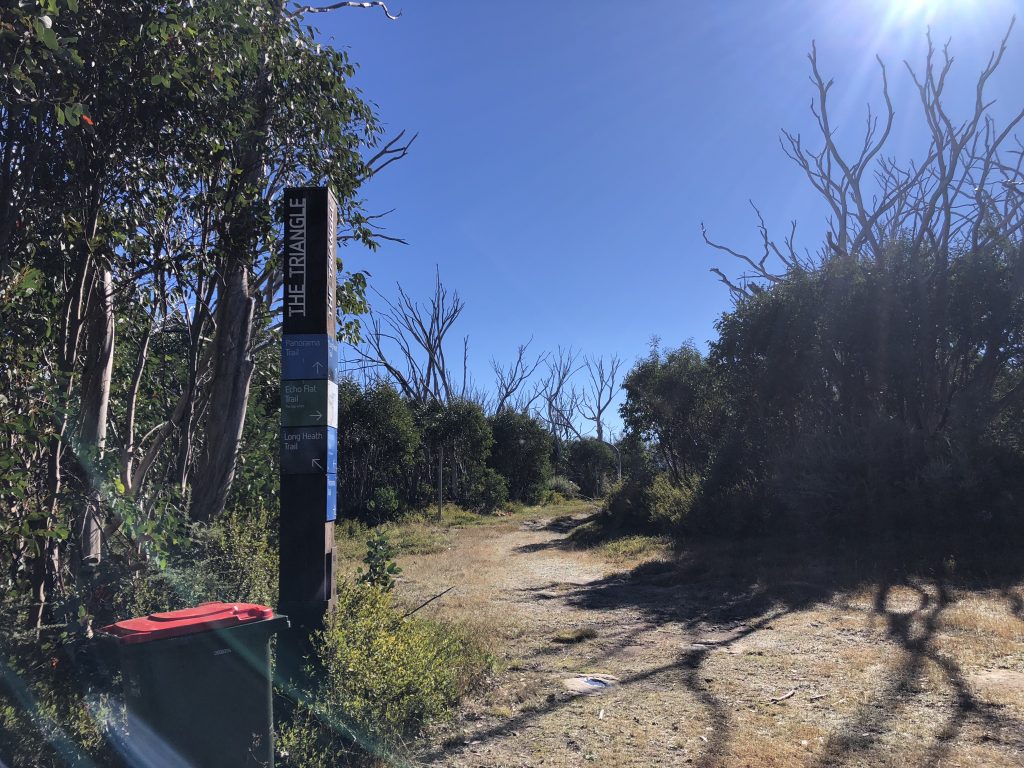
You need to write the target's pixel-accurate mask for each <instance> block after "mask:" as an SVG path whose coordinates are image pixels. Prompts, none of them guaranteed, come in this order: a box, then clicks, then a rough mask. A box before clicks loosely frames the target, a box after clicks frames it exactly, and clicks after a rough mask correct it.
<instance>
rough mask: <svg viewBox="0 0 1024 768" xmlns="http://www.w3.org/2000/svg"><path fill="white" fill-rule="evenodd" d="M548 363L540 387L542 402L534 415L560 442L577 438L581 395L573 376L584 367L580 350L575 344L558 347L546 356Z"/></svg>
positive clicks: (578, 434) (540, 399) (539, 399)
mask: <svg viewBox="0 0 1024 768" xmlns="http://www.w3.org/2000/svg"><path fill="white" fill-rule="evenodd" d="M545 365H546V366H547V375H546V376H545V377H544V379H543V380H542V381H541V382H540V384H539V387H538V393H537V400H538V401H539V403H538V405H537V407H535V410H534V415H535V417H536V418H537V419H538V420H539V421H540V422H541V423H542V424H544V426H545V427H547V429H548V431H549V432H551V434H552V435H554V436H555V437H556V438H557V439H558V440H559V441H564V440H571V439H573V438H577V439H578V438H579V437H580V436H581V433H580V430H579V428H578V427H577V426H576V417H577V414H578V411H579V404H580V394H579V392H578V391H577V390H576V389H575V387H573V386H572V378H573V376H575V375H576V374H577V373H578V372H579V371H580V370H581V369H582V367H583V366H581V365H580V364H579V352H578V351H576V350H574V349H573V348H572V347H568V348H563V347H559V348H558V351H557V352H556V353H554V354H552V355H549V356H548V357H547V359H546V360H545Z"/></svg>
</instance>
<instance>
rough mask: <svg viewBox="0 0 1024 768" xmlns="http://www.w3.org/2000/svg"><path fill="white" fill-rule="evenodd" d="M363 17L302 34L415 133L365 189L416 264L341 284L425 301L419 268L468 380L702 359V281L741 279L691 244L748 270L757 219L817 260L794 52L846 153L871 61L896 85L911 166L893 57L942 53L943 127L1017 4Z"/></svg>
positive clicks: (407, 4) (725, 6) (415, 10)
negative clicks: (335, 57) (643, 359)
mask: <svg viewBox="0 0 1024 768" xmlns="http://www.w3.org/2000/svg"><path fill="white" fill-rule="evenodd" d="M389 6H390V7H391V9H392V11H397V10H401V11H402V16H401V18H400V19H399V20H398V21H395V22H391V21H388V20H387V19H386V18H385V17H384V16H383V14H382V13H380V11H378V10H345V11H339V12H333V13H330V14H324V15H322V16H317V17H312V20H313V21H315V23H316V25H317V26H318V27H319V28H320V30H321V36H322V38H323V39H324V40H325V41H330V42H331V43H332V44H334V45H336V46H339V47H345V48H347V49H348V50H349V51H350V53H351V56H352V59H353V60H354V61H355V62H357V63H358V64H359V67H360V69H359V73H358V76H357V78H356V80H355V84H356V85H357V86H358V87H359V88H361V89H362V91H363V92H364V95H365V96H366V98H367V99H369V100H371V101H373V102H374V103H376V105H377V106H378V109H379V114H380V117H381V119H382V121H383V123H384V124H385V126H386V127H387V128H388V130H389V131H390V132H391V133H395V132H397V131H399V130H401V129H403V128H404V129H407V130H408V131H410V132H419V139H418V140H417V142H416V144H415V145H414V148H413V151H412V152H411V153H410V155H409V156H408V157H407V158H406V159H404V160H402V161H401V162H399V163H396V164H394V165H392V166H391V167H389V168H388V169H387V170H386V171H385V172H384V173H383V174H382V175H380V176H379V177H377V178H375V179H374V180H372V182H371V183H370V184H368V185H367V187H366V188H365V190H364V193H365V197H366V200H367V204H368V206H369V208H370V209H372V210H377V211H383V210H388V209H391V208H395V209H396V210H395V212H394V213H392V214H391V215H390V216H389V217H388V219H387V227H388V231H389V233H390V234H394V235H396V236H400V237H402V238H404V239H406V240H408V242H409V245H407V246H401V245H387V244H386V245H384V247H382V248H381V249H380V250H379V251H378V252H377V253H369V252H366V251H362V250H356V249H350V250H348V251H347V252H346V253H345V254H344V258H345V259H346V267H347V268H348V269H363V270H366V271H368V272H369V273H370V275H371V284H372V285H373V286H374V287H375V288H377V289H378V290H380V291H382V292H383V293H385V294H386V295H393V293H394V284H395V282H396V281H398V282H401V284H402V285H403V286H404V287H405V288H406V290H407V291H408V292H409V293H411V294H412V295H413V296H422V297H424V298H425V297H426V295H427V294H428V292H429V290H430V286H431V283H432V280H433V275H434V269H435V265H436V266H437V267H438V268H439V269H440V273H441V277H442V279H443V281H444V282H445V283H446V285H448V286H449V287H450V288H452V289H455V290H457V291H458V292H459V294H460V295H461V296H462V298H463V299H464V300H465V302H466V311H465V313H464V314H463V316H462V318H461V320H460V326H459V328H458V330H459V336H460V337H461V335H462V334H468V335H469V337H470V355H471V370H472V372H473V374H474V375H475V377H476V378H477V380H478V382H479V383H481V384H483V385H487V384H489V381H490V372H489V367H488V360H489V359H490V358H491V357H495V358H497V359H499V360H505V359H508V358H510V357H511V355H512V354H513V353H514V350H515V348H516V346H517V345H518V344H519V343H522V342H525V341H526V340H528V339H530V338H531V337H532V338H533V348H535V349H537V350H545V349H554V348H556V347H558V346H559V345H562V346H569V345H572V346H573V347H575V348H577V349H580V350H582V351H584V352H586V353H588V354H591V355H611V354H618V355H619V356H620V357H622V358H623V359H624V360H625V362H626V365H627V366H628V365H629V364H631V363H632V362H633V361H634V360H635V359H636V358H637V357H638V356H641V355H643V354H644V353H645V352H646V351H647V349H648V345H649V340H650V339H651V337H653V336H657V337H659V338H660V339H661V340H662V343H663V345H669V346H671V345H677V344H679V343H680V342H683V341H685V340H686V339H693V340H694V341H695V342H696V343H697V344H698V345H700V346H702V347H703V346H705V344H706V342H707V341H708V340H709V339H711V338H713V336H714V327H713V324H714V321H715V319H716V317H718V315H719V314H721V313H722V312H723V311H725V310H727V309H728V308H729V305H730V302H729V296H728V292H727V291H726V289H725V288H724V286H722V285H721V284H720V283H718V282H717V279H716V278H715V276H714V275H712V274H710V272H709V271H708V270H709V268H710V267H712V266H720V267H723V268H724V269H725V270H726V271H727V272H733V273H735V272H737V271H738V266H737V265H736V264H733V263H730V262H728V261H725V260H723V257H722V256H721V254H717V253H716V252H714V251H712V250H711V249H709V248H708V247H707V246H705V245H704V243H703V242H702V240H701V235H700V223H701V222H702V221H703V222H705V223H706V224H707V226H708V229H709V230H710V232H711V233H712V235H713V236H715V237H717V238H718V239H720V240H722V241H724V242H727V243H728V244H730V245H732V246H735V247H737V248H740V249H747V250H751V251H756V249H757V247H758V240H757V232H756V219H755V218H754V215H753V212H752V210H751V208H750V206H749V203H748V200H749V199H753V200H754V201H755V202H756V203H757V204H758V205H759V206H760V207H761V209H762V211H763V213H764V215H765V217H766V220H767V222H768V224H769V226H770V227H771V229H772V230H773V231H775V232H777V233H778V234H779V235H780V236H781V235H782V234H783V231H784V230H787V229H788V226H789V222H790V220H792V219H796V220H797V221H798V227H799V228H798V233H799V234H798V240H799V241H800V242H801V243H802V244H803V245H806V246H807V247H809V248H811V249H814V248H816V247H817V245H818V244H819V243H820V241H821V239H822V235H823V232H824V227H825V224H824V213H823V210H822V206H821V204H820V203H819V201H818V200H817V199H815V197H814V194H813V190H812V189H811V188H810V186H809V185H808V184H807V182H806V181H805V180H804V179H803V178H802V176H801V173H800V171H799V169H797V168H796V167H795V166H794V165H793V164H792V163H791V162H790V161H789V160H788V159H787V158H786V157H785V156H784V155H783V154H782V151H781V149H780V148H779V144H778V137H779V132H780V129H782V128H787V129H790V130H794V131H800V132H802V133H803V134H805V135H806V136H812V135H813V132H814V126H813V124H812V123H811V122H810V119H811V116H810V113H809V111H808V104H809V101H810V98H811V95H812V91H811V85H810V83H809V82H808V80H807V74H808V65H807V59H806V54H807V52H808V50H809V48H810V45H811V41H812V40H816V41H817V46H818V52H819V60H820V64H821V67H822V69H823V70H824V72H826V73H827V74H829V75H831V76H832V77H834V78H835V81H836V84H835V87H834V102H835V104H834V107H835V120H836V122H838V124H839V125H840V133H839V139H840V141H843V140H844V139H845V140H848V141H851V142H856V141H857V140H858V139H859V137H860V132H861V131H862V128H863V121H864V115H865V105H866V103H867V102H868V101H869V100H871V101H872V102H873V103H875V104H878V103H879V101H878V97H879V79H878V70H877V64H876V63H875V62H874V55H875V54H876V53H877V54H879V55H880V56H881V57H882V58H883V59H884V60H885V61H886V63H887V64H888V66H889V71H890V73H891V92H892V96H893V100H894V102H895V106H896V110H897V128H898V132H897V133H896V134H895V135H894V141H893V144H892V147H893V151H895V152H897V153H899V154H901V155H902V156H908V155H912V154H913V153H914V152H915V150H916V149H917V148H918V147H920V146H921V133H920V131H921V127H920V124H919V122H918V121H917V111H916V110H915V104H914V101H913V99H914V96H915V95H914V93H913V92H912V91H911V87H912V84H911V83H910V80H909V77H908V76H907V74H906V71H905V69H904V68H903V65H902V60H903V59H909V60H910V61H911V63H914V64H919V63H920V62H921V60H922V54H923V50H924V43H925V41H924V33H925V30H926V28H927V27H928V26H929V25H930V26H931V28H932V34H933V36H934V37H935V38H936V39H937V40H938V41H940V42H942V41H944V40H945V39H946V38H948V37H952V39H953V42H952V46H953V53H954V55H955V56H956V60H957V63H956V65H955V70H954V73H955V76H954V79H953V81H952V83H951V85H950V93H951V98H950V100H949V107H950V108H951V110H952V111H953V112H957V110H958V107H962V106H963V105H964V104H966V101H965V100H966V99H969V98H970V96H971V94H970V92H969V88H970V87H971V85H972V83H973V80H974V78H975V77H976V75H977V72H978V71H979V70H980V68H981V67H982V66H983V65H984V62H985V60H986V59H987V57H988V54H989V52H990V51H991V50H992V49H993V48H994V47H995V46H997V45H998V42H999V39H1000V38H1001V37H1002V34H1003V33H1004V32H1005V29H1006V27H1007V25H1008V23H1009V20H1010V17H1011V16H1012V15H1013V14H1014V13H1016V14H1017V15H1019V16H1020V15H1024V14H1021V11H1022V10H1024V0H990V1H989V2H984V1H983V0H934V1H933V2H928V1H927V0H906V1H905V2H889V3H887V2H882V0H845V2H810V1H809V0H803V1H799V2H798V1H797V0H780V1H778V2H746V1H737V2H682V0H633V1H632V2H624V1H620V2H611V1H610V0H586V1H585V0H571V1H566V2H539V1H537V0H535V1H534V2H493V1H492V0H487V1H486V2H484V1H483V0H477V2H470V1H469V0H459V1H457V2H456V1H455V0H391V1H390V2H389ZM1022 75H1024V20H1022V22H1021V23H1019V24H1018V27H1017V29H1016V30H1015V32H1014V34H1013V36H1012V37H1011V41H1010V51H1009V54H1008V56H1007V58H1006V60H1005V61H1004V64H1003V67H1002V69H1001V71H1000V73H998V75H997V76H996V78H995V79H994V80H993V81H992V82H991V85H990V91H989V92H990V95H991V96H992V97H994V98H996V99H998V100H999V104H998V105H997V114H999V113H1000V110H1002V113H1005V112H1008V111H1009V110H1010V109H1011V108H1012V107H1014V106H1016V107H1018V108H1019V106H1020V105H1021V102H1022V101H1024V99H1022V98H1021V93H1022V91H1021V86H1020V82H1021V79H1022Z"/></svg>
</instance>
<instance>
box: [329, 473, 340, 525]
mask: <svg viewBox="0 0 1024 768" xmlns="http://www.w3.org/2000/svg"><path fill="white" fill-rule="evenodd" d="M337 517H338V476H337V475H328V476H327V522H329V523H330V522H333V521H334V520H335V518H337Z"/></svg>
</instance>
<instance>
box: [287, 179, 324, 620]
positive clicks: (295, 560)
mask: <svg viewBox="0 0 1024 768" xmlns="http://www.w3.org/2000/svg"><path fill="white" fill-rule="evenodd" d="M283 208H284V250H283V254H282V258H283V262H284V304H283V314H284V322H283V337H282V343H281V520H280V534H281V537H280V558H281V575H280V599H279V603H278V607H279V610H280V612H281V613H283V614H285V615H287V616H288V617H289V618H290V619H291V624H292V626H293V627H295V628H296V629H298V631H299V634H300V635H302V634H307V633H308V632H309V631H311V630H313V629H316V628H318V627H319V626H320V624H321V622H322V620H323V616H324V613H325V612H326V611H327V610H328V609H329V608H331V607H333V605H334V599H335V581H334V519H335V516H336V510H337V506H338V478H337V464H338V376H337V368H338V342H337V338H336V336H337V323H336V315H335V285H336V278H335V268H336V267H335V265H336V263H337V262H336V252H335V249H336V239H335V237H336V232H337V221H338V205H337V202H336V201H335V199H334V195H333V194H332V193H331V191H330V189H327V188H318V187H297V188H289V189H286V190H285V192H284V199H283Z"/></svg>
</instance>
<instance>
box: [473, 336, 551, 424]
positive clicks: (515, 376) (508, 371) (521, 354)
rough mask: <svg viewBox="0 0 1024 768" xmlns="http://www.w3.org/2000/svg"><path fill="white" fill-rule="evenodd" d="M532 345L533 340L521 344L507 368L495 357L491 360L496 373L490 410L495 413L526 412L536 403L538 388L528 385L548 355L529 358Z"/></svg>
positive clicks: (492, 368)
mask: <svg viewBox="0 0 1024 768" xmlns="http://www.w3.org/2000/svg"><path fill="white" fill-rule="evenodd" d="M532 343H533V339H532V338H531V339H530V341H528V342H526V343H525V344H520V345H519V346H518V347H517V348H516V356H515V359H514V360H513V361H512V362H511V363H509V365H508V366H507V367H506V366H503V365H502V364H501V363H499V362H497V361H496V360H495V359H494V358H493V357H492V358H491V370H492V371H494V395H493V398H492V400H491V402H490V403H489V404H490V405H492V406H493V408H491V409H488V410H491V411H492V412H493V413H501V412H502V411H504V410H507V409H512V410H516V411H525V410H528V409H529V408H530V407H531V406H532V405H533V403H534V402H535V401H536V399H537V396H538V390H537V388H536V387H534V388H532V389H531V388H528V387H527V386H526V384H527V382H528V381H529V380H530V379H531V378H532V377H533V375H534V374H535V373H536V372H537V369H538V368H540V366H541V365H542V364H543V363H544V361H545V360H547V357H548V356H547V353H544V354H539V355H537V356H535V357H533V358H532V359H530V358H529V357H528V356H527V351H528V350H529V348H530V344H532Z"/></svg>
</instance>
